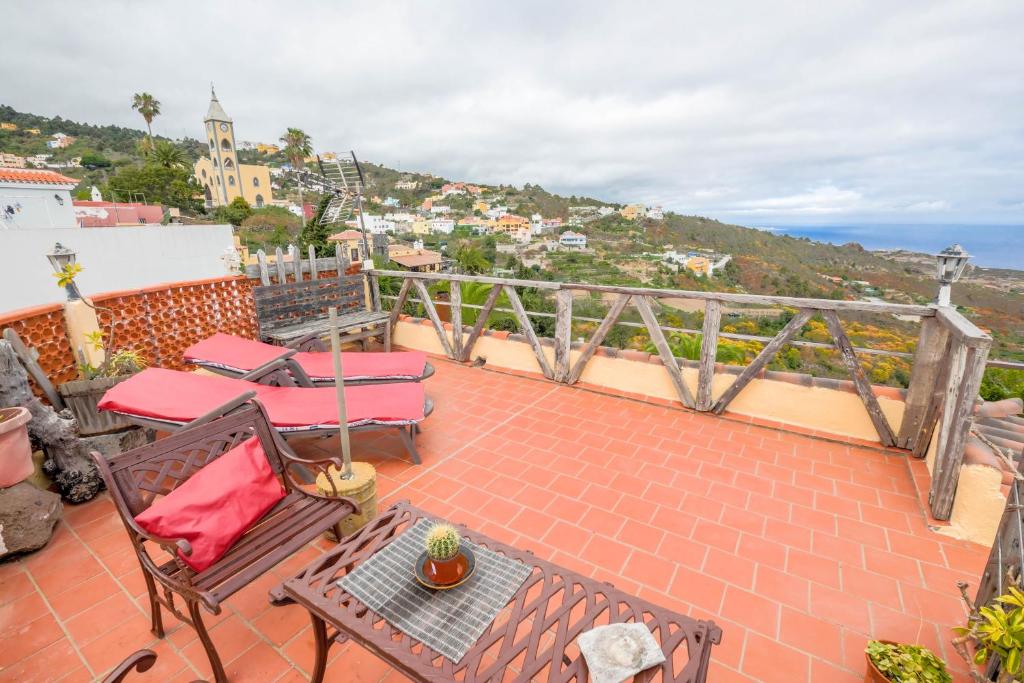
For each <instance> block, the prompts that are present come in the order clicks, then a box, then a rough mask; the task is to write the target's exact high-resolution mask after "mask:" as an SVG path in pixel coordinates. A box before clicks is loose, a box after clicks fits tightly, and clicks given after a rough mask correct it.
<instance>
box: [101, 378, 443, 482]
mask: <svg viewBox="0 0 1024 683" xmlns="http://www.w3.org/2000/svg"><path fill="white" fill-rule="evenodd" d="M287 361H288V359H287V358H278V359H276V360H274V361H271V362H269V363H264V364H263V365H261V366H260V367H258V368H256V369H254V370H251V371H249V372H247V373H245V374H244V375H241V376H240V377H238V378H237V379H241V380H246V381H249V382H258V383H259V384H266V385H267V386H273V387H295V386H299V385H298V384H297V383H296V382H295V380H294V378H293V375H292V374H291V371H290V370H289V367H288V364H287ZM292 363H293V364H294V365H296V366H297V365H298V363H295V362H294V361H292ZM307 388H308V387H307ZM255 395H256V394H255V393H254V392H251V391H250V392H246V393H243V394H240V395H239V396H238V397H237V398H235V399H234V400H232V401H229V402H227V403H225V404H224V405H222V406H218V407H217V408H214V409H213V410H211V411H210V412H208V413H205V414H203V415H200V416H199V417H197V418H196V419H194V420H192V421H191V422H188V423H186V424H181V423H178V422H170V421H168V420H160V419H158V418H154V417H144V416H142V415H134V414H132V413H125V412H121V411H119V410H115V411H112V412H114V413H117V414H118V415H120V416H121V417H123V418H124V419H125V420H127V421H128V422H131V423H132V424H136V425H139V426H140V427H148V428H149V429H156V430H160V431H165V432H174V431H177V430H179V429H185V428H188V427H194V426H197V425H201V424H205V423H206V422H209V421H211V420H214V419H216V418H218V417H220V416H221V415H223V414H224V413H226V412H227V411H229V410H233V409H235V408H238V407H239V406H241V405H242V404H243V403H245V402H246V401H248V400H250V399H251V398H252V397H254V396H255ZM432 412H434V402H433V401H432V400H431V399H430V398H428V397H424V399H423V417H424V418H427V417H429V416H430V414H431V413H432ZM388 429H394V430H398V436H399V438H400V439H401V440H402V445H403V446H405V450H406V451H408V452H409V457H410V458H411V459H412V461H413V463H414V464H416V465H419V464H421V463H422V460H421V459H420V454H419V451H417V450H416V435H417V434H418V433H419V432H420V426H419V424H400V425H396V424H372V423H371V424H363V425H356V426H352V427H349V428H348V430H349V431H350V432H373V431H380V430H388ZM274 431H275V432H277V433H278V434H279V435H280V436H282V437H283V438H284V439H285V440H288V441H291V440H293V439H309V438H318V437H325V436H330V435H332V434H333V433H334V432H336V431H338V427H317V428H314V429H302V430H278V429H274Z"/></svg>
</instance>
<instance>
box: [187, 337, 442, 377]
mask: <svg viewBox="0 0 1024 683" xmlns="http://www.w3.org/2000/svg"><path fill="white" fill-rule="evenodd" d="M310 336H311V337H313V338H315V339H316V341H317V342H318V343H319V344H320V346H321V347H323V343H322V342H320V338H319V335H318V334H314V335H310ZM300 346H301V345H299V344H297V343H294V345H293V344H289V345H288V346H287V347H283V348H282V349H281V354H280V355H279V356H277V357H275V358H271V359H270V360H268V361H267V362H266V363H264V364H263V365H260V366H257V367H255V368H253V369H252V370H249V371H248V372H242V371H239V370H232V369H231V368H225V367H223V366H218V365H213V364H207V363H203V362H199V361H190V362H191V363H192V365H198V366H199V367H201V368H203V369H204V370H209V371H210V372H215V373H217V374H218V375H223V376H225V377H230V378H232V379H244V378H246V377H247V376H249V375H253V374H255V375H256V376H262V374H263V373H264V372H265V371H266V369H267V367H268V366H271V365H274V364H275V363H277V361H284V364H283V366H282V367H283V369H284V370H286V371H287V373H288V375H290V377H291V380H293V381H292V382H291V383H290V384H288V383H287V382H288V380H287V379H286V378H284V377H280V378H279V379H278V380H276V381H278V382H280V384H278V386H288V387H333V386H334V383H335V381H334V380H333V379H313V378H312V377H310V376H309V373H308V372H306V370H305V368H303V367H302V366H301V365H300V364H299V362H298V361H297V360H295V358H294V357H293V356H295V354H296V353H298V352H299V351H300V350H311V351H317V352H321V353H329V349H326V348H319V349H318V348H312V347H310V348H309V349H300V348H299V347H300ZM433 376H434V366H433V365H431V364H430V363H426V364H425V365H424V367H423V374H422V375H420V376H419V377H416V378H410V379H405V378H382V379H373V378H370V379H354V380H353V379H346V380H345V384H347V385H352V386H356V385H359V384H397V383H399V382H422V381H423V380H425V379H429V378H431V377H433Z"/></svg>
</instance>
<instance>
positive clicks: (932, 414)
mask: <svg viewBox="0 0 1024 683" xmlns="http://www.w3.org/2000/svg"><path fill="white" fill-rule="evenodd" d="M948 347H949V332H948V331H947V330H946V328H945V327H944V326H943V325H942V324H941V323H940V322H939V321H938V320H937V319H935V318H924V319H922V320H921V332H920V334H919V336H918V339H917V349H916V351H915V352H914V364H913V366H912V368H911V371H910V386H909V387H908V389H907V399H906V407H905V408H904V409H903V422H902V423H901V424H900V433H899V435H898V436H897V437H896V445H897V446H899V447H900V448H907V449H911V450H914V451H915V454H916V453H918V452H919V451H920V455H921V456H923V455H924V453H923V451H921V449H918V448H917V445H918V444H919V443H923V442H927V441H929V440H930V439H931V436H932V432H933V431H934V429H935V423H936V422H937V420H938V401H937V400H936V398H937V396H938V394H940V393H941V390H942V389H941V387H940V385H939V382H940V380H941V379H942V375H943V373H942V369H943V367H944V366H945V364H946V362H947V360H948V356H947V353H948V351H949V349H948Z"/></svg>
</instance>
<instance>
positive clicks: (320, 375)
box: [185, 332, 434, 387]
mask: <svg viewBox="0 0 1024 683" xmlns="http://www.w3.org/2000/svg"><path fill="white" fill-rule="evenodd" d="M185 360H186V361H188V362H189V363H192V364H194V365H199V366H201V367H204V368H206V369H207V370H212V371H213V372H216V373H218V374H221V375H224V376H226V377H235V378H240V377H242V376H244V375H245V374H246V373H248V372H252V371H254V370H258V369H259V368H262V367H265V366H267V365H268V364H271V363H274V362H276V361H278V360H281V361H284V367H285V368H286V369H287V370H288V374H290V375H291V377H292V379H293V380H294V381H295V384H296V385H297V386H304V387H312V386H334V361H333V359H332V358H331V354H330V352H326V351H299V350H297V349H294V348H287V347H282V346H274V345H273V344H265V343H263V342H261V341H256V340H254V339H245V338H244V337H236V336H235V335H232V334H223V333H221V332H218V333H217V334H215V335H213V336H212V337H210V338H209V339H204V340H203V341H201V342H197V343H195V344H193V345H192V346H190V347H188V348H187V349H185ZM341 366H342V371H343V372H344V373H345V383H346V384H385V383H390V382H420V381H422V380H425V379H427V378H428V377H430V376H431V375H433V374H434V367H433V366H432V365H431V364H430V363H428V362H427V354H425V353H422V352H420V351H389V352H384V353H381V352H373V351H363V352H344V353H342V354H341Z"/></svg>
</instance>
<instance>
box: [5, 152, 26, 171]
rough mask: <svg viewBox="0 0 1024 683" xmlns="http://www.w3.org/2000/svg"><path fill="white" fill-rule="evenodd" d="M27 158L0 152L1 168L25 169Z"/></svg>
mask: <svg viewBox="0 0 1024 683" xmlns="http://www.w3.org/2000/svg"><path fill="white" fill-rule="evenodd" d="M25 161H26V160H25V157H20V156H18V155H17V154H9V153H7V152H0V168H25Z"/></svg>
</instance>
